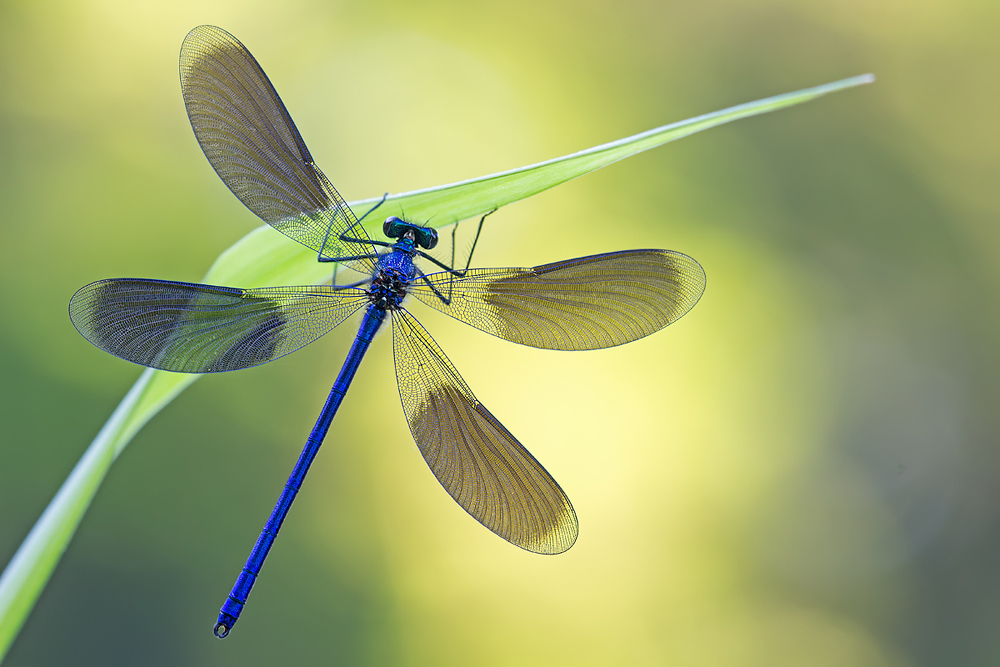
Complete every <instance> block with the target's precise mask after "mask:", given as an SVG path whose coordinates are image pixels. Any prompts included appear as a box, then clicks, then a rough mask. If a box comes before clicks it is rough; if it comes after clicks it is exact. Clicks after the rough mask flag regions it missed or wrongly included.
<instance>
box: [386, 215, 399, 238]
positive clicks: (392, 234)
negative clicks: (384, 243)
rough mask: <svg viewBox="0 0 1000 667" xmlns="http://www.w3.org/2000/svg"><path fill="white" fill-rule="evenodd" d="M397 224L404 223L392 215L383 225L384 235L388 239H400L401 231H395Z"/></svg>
mask: <svg viewBox="0 0 1000 667" xmlns="http://www.w3.org/2000/svg"><path fill="white" fill-rule="evenodd" d="M397 222H402V220H400V219H399V218H397V217H396V216H394V215H390V216H389V217H388V218H386V219H385V222H383V223H382V233H383V234H385V236H386V238H390V239H394V238H398V237H399V229H393V227H395V226H396V223H397Z"/></svg>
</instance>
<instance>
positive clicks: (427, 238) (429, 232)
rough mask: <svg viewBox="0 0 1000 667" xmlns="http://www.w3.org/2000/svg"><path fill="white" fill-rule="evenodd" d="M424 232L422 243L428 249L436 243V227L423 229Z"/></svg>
mask: <svg viewBox="0 0 1000 667" xmlns="http://www.w3.org/2000/svg"><path fill="white" fill-rule="evenodd" d="M424 232H425V233H424V238H423V242H424V243H423V245H424V247H425V248H427V249H428V250H430V249H431V248H433V247H434V246H436V245H437V244H438V233H437V230H436V229H425V230H424Z"/></svg>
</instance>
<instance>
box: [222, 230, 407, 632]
mask: <svg viewBox="0 0 1000 667" xmlns="http://www.w3.org/2000/svg"><path fill="white" fill-rule="evenodd" d="M411 229H416V228H411ZM414 236H415V234H414V233H413V232H411V233H408V234H407V235H406V236H405V237H404V238H402V239H400V240H399V241H398V242H397V243H396V244H395V245H393V248H392V252H390V253H388V254H386V255H381V256H380V257H379V268H378V270H377V271H376V272H375V275H374V276H373V277H372V283H371V288H370V289H369V291H368V298H369V300H370V301H371V305H369V306H368V310H367V311H366V312H365V316H364V319H363V320H362V321H361V328H360V330H359V331H358V335H357V336H356V337H355V339H354V343H353V344H352V345H351V350H350V352H348V354H347V359H346V360H345V361H344V365H343V367H342V368H341V369H340V373H339V374H338V375H337V381H336V382H334V384H333V388H332V389H331V390H330V395H329V396H327V399H326V404H325V405H324V406H323V411H322V412H320V415H319V419H317V420H316V425H315V426H313V429H312V432H311V433H310V434H309V438H308V439H307V440H306V445H305V447H304V448H303V449H302V453H301V454H300V455H299V460H298V461H297V462H296V464H295V468H293V469H292V474H291V475H289V476H288V482H287V483H286V484H285V488H284V490H283V491H282V492H281V497H280V498H278V502H277V504H276V505H275V506H274V510H272V511H271V516H270V517H269V518H268V520H267V523H266V524H265V525H264V530H263V531H261V533H260V537H258V538H257V543H256V544H254V547H253V551H251V552H250V557H249V558H247V562H246V565H245V566H244V567H243V571H242V572H241V573H240V576H239V577H238V578H237V579H236V583H235V584H234V585H233V590H232V591H230V593H229V597H228V598H227V599H226V602H225V603H224V604H223V605H222V609H221V610H220V612H219V619H218V621H217V622H216V624H215V634H216V636H217V637H220V638H222V637H225V636H226V635H228V634H229V631H230V630H232V629H233V625H235V623H236V621H237V620H238V619H239V617H240V613H241V612H242V611H243V606H244V605H245V604H246V601H247V598H248V597H249V596H250V591H251V590H252V589H253V585H254V582H255V581H256V580H257V575H258V574H260V568H261V567H262V566H263V565H264V559H266V558H267V553H268V551H270V549H271V545H272V544H274V539H275V538H276V537H277V536H278V531H279V530H280V529H281V524H282V522H283V521H284V520H285V516H287V515H288V510H289V509H291V507H292V503H293V502H294V501H295V496H296V494H298V492H299V489H300V488H301V487H302V482H303V480H304V479H305V477H306V473H307V472H309V466H310V465H312V462H313V459H315V458H316V454H317V453H318V452H319V447H320V445H322V444H323V439H324V438H325V437H326V433H327V431H328V430H329V429H330V424H331V423H332V422H333V418H334V416H335V415H336V414H337V409H338V408H339V407H340V404H341V402H342V401H343V400H344V396H345V395H346V394H347V389H348V388H349V387H350V386H351V380H353V379H354V374H355V373H356V372H357V370H358V367H359V366H360V365H361V360H362V359H363V358H364V356H365V352H367V351H368V346H369V345H371V342H372V340H374V338H375V334H376V333H377V332H378V330H379V328H380V327H381V326H382V323H383V322H384V321H385V316H386V313H387V312H389V311H391V310H396V309H397V308H399V306H400V304H401V303H402V301H403V298H405V296H406V290H407V288H408V287H409V285H410V282H411V281H412V280H413V278H414V277H415V275H416V271H417V270H416V267H415V265H414V264H413V256H414V254H415V253H416V248H415V247H414Z"/></svg>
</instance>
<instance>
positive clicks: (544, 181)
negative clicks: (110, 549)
mask: <svg viewBox="0 0 1000 667" xmlns="http://www.w3.org/2000/svg"><path fill="white" fill-rule="evenodd" d="M872 81H874V77H873V76H872V75H870V74H865V75H862V76H856V77H853V78H850V79H844V80H842V81H836V82H834V83H828V84H825V85H822V86H817V87H815V88H807V89H805V90H800V91H797V92H793V93H786V94H784V95H778V96H776V97H769V98H766V99H763V100H758V101H756V102H748V103H746V104H741V105H739V106H735V107H730V108H729V109H724V110H722V111H716V112H714V113H710V114H705V115H703V116H698V117H696V118H691V119H689V120H684V121H680V122H678V123H672V124H670V125H664V126H663V127H659V128H656V129H653V130H649V131H648V132H643V133H641V134H637V135H634V136H631V137H627V138H625V139H621V140H619V141H614V142H611V143H608V144H603V145H601V146H595V147H594V148H590V149H587V150H584V151H580V152H578V153H573V154H571V155H566V156H564V157H560V158H556V159H554V160H548V161H546V162H540V163H538V164H533V165H529V166H527V167H521V168H520V169H514V170H511V171H506V172H501V173H498V174H492V175H489V176H483V177H481V178H476V179H472V180H468V181H462V182H460V183H453V184H450V185H443V186H439V187H435V188H428V189H425V190H416V191H413V192H406V193H401V194H397V195H391V196H390V197H389V198H388V199H387V200H386V201H385V203H384V204H383V205H382V206H381V207H380V209H379V211H378V215H377V216H373V218H374V219H372V220H366V221H365V226H366V227H369V229H377V228H378V227H379V226H380V224H381V223H380V220H382V219H384V218H385V217H387V216H389V215H400V216H402V215H403V213H404V211H405V214H406V216H407V217H408V218H409V219H411V220H419V221H425V222H429V224H432V225H434V226H437V227H440V226H443V225H447V224H451V223H453V222H458V221H460V220H465V219H467V218H471V217H474V216H479V215H482V214H483V213H486V212H488V211H491V210H493V209H495V208H498V207H500V206H504V205H505V204H510V203H512V202H515V201H518V200H520V199H524V198H526V197H530V196H531V195H533V194H537V193H539V192H542V191H543V190H547V189H549V188H551V187H555V186H556V185H559V184H560V183H565V182H566V181H568V180H571V179H573V178H576V177H578V176H582V175H584V174H587V173H589V172H591V171H595V170H597V169H600V168H601V167H605V166H607V165H609V164H611V163H613V162H617V161H618V160H621V159H623V158H626V157H628V156H630V155H635V154H636V153H641V152H642V151H646V150H649V149H650V148H654V147H656V146H660V145H662V144H665V143H667V142H669V141H674V140H675V139H680V138H681V137H686V136H688V135H690V134H694V133H695V132H700V131H702V130H706V129H708V128H710V127H715V126H716V125H722V124H724V123H729V122H732V121H734V120H738V119H740V118H746V117H748V116H754V115H757V114H762V113H767V112H769V111H776V110H778V109H782V108H784V107H788V106H793V105H796V104H801V103H802V102H808V101H809V100H812V99H815V98H817V97H820V96H822V95H825V94H827V93H831V92H835V91H838V90H843V89H846V88H851V87H854V86H859V85H862V84H865V83H871V82H872ZM379 199H380V198H377V197H376V198H372V199H366V200H362V201H359V202H353V203H352V204H351V206H352V207H354V208H355V210H356V211H357V212H358V213H359V214H360V213H363V212H365V211H366V210H368V209H369V208H371V206H373V205H374V204H375V203H377V202H378V201H379ZM329 276H330V265H324V264H320V263H318V262H316V257H315V253H314V252H312V251H311V250H308V249H307V248H304V247H303V246H301V245H299V244H297V243H295V242H293V241H291V240H290V239H288V238H286V237H284V236H283V235H281V234H277V233H275V232H274V231H273V230H271V229H269V228H268V227H267V226H266V225H265V226H263V227H259V228H257V229H255V230H253V231H252V232H250V233H249V234H247V235H246V236H245V237H243V238H242V239H240V240H239V241H237V242H236V243H235V244H234V245H233V246H232V247H230V248H229V249H228V250H226V251H225V252H223V253H222V254H221V255H220V256H219V258H218V259H217V260H216V261H215V263H214V264H213V265H212V267H211V268H210V269H209V271H208V273H207V274H206V276H205V279H204V282H206V283H209V284H216V285H231V286H238V287H262V286H267V285H308V284H315V283H318V282H321V281H324V280H328V279H329ZM197 378H198V376H195V375H185V374H180V373H166V372H163V371H154V370H146V371H144V372H143V373H142V375H141V376H140V377H139V379H138V381H136V383H135V385H133V387H132V389H131V390H130V391H129V392H128V394H127V395H126V396H125V398H124V399H123V400H122V402H121V403H120V404H119V406H118V407H117V408H116V409H115V411H114V413H113V414H112V415H111V418H110V419H109V420H108V421H107V423H106V424H105V425H104V428H102V429H101V432H100V433H98V435H97V437H96V438H94V441H93V442H92V443H91V445H90V447H88V448H87V451H86V452H85V453H84V455H83V457H82V458H81V459H80V461H79V462H78V463H77V465H76V467H75V468H74V469H73V471H72V472H71V473H70V475H69V477H68V478H67V479H66V481H65V482H64V483H63V485H62V487H61V488H60V489H59V491H58V493H56V495H55V497H54V498H53V499H52V501H51V502H50V503H49V506H48V507H47V508H46V509H45V512H44V513H43V514H42V516H41V518H40V519H39V520H38V522H37V523H36V524H35V526H34V527H33V528H32V529H31V532H30V533H29V534H28V536H27V537H26V538H25V540H24V542H23V543H22V544H21V546H20V548H19V549H18V551H17V553H15V554H14V557H13V558H12V559H11V561H10V563H8V564H7V567H6V568H5V569H4V572H3V574H2V575H0V661H2V660H3V657H4V656H5V655H6V654H7V651H8V650H9V649H10V646H11V644H12V643H13V641H14V639H15V638H16V637H17V633H18V631H19V630H20V629H21V627H22V625H23V624H24V622H25V620H26V619H27V617H28V614H29V613H30V612H31V609H32V608H33V607H34V605H35V602H36V601H37V599H38V596H39V595H40V594H41V592H42V589H43V588H44V587H45V584H46V582H47V581H48V580H49V577H50V576H51V575H52V572H53V571H54V570H55V567H56V565H57V564H58V562H59V559H60V558H61V556H62V554H63V552H64V551H65V550H66V547H67V546H68V545H69V542H70V540H71V539H72V537H73V533H74V532H75V531H76V527H77V526H78V525H79V523H80V520H81V519H82V518H83V515H84V513H85V512H86V511H87V507H88V506H89V505H90V502H91V500H92V499H93V497H94V494H95V493H96V492H97V489H98V488H99V487H100V485H101V482H102V481H103V480H104V476H105V474H107V471H108V469H109V468H110V467H111V464H112V463H113V462H114V460H115V458H117V456H118V454H119V453H121V451H122V449H124V448H125V446H126V445H127V444H128V442H129V441H130V440H131V439H132V437H133V436H134V435H135V434H136V433H137V432H138V431H139V429H141V428H142V427H143V426H144V425H145V424H146V422H148V421H149V420H150V419H151V418H152V417H153V416H154V415H155V414H156V413H157V412H159V411H160V410H161V409H162V408H163V407H164V406H165V405H167V404H168V403H169V402H170V401H172V400H173V399H174V398H175V397H176V396H177V395H178V394H179V393H180V392H182V391H183V390H184V389H185V388H186V387H187V386H188V385H190V384H191V383H192V382H194V381H195V380H196V379H197Z"/></svg>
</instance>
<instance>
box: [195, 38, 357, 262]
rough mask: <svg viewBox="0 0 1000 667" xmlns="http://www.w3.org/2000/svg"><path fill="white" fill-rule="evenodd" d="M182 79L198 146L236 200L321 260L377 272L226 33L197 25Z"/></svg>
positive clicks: (352, 222) (272, 97)
mask: <svg viewBox="0 0 1000 667" xmlns="http://www.w3.org/2000/svg"><path fill="white" fill-rule="evenodd" d="M180 75H181V90H182V92H183V95H184V105H185V106H186V107H187V113H188V118H189V119H190V120H191V127H192V128H194V133H195V136H196V137H197V138H198V143H199V144H201V148H202V150H203V151H204V152H205V156H206V157H207V158H208V161H209V162H210V163H211V164H212V167H213V168H214V169H215V171H216V173H218V174H219V177H220V178H221V179H222V181H223V182H224V183H225V184H226V186H227V187H229V189H230V190H232V191H233V194H235V195H236V196H237V197H238V198H239V200H240V201H241V202H243V203H244V204H245V205H246V207H247V208H249V209H250V210H251V211H253V212H254V213H256V214H257V215H258V216H259V217H260V218H261V219H263V220H264V221H265V222H267V223H268V224H270V225H271V226H272V227H274V228H275V229H277V230H278V231H279V232H281V233H283V234H285V235H286V236H289V237H290V238H292V239H294V240H296V241H298V242H299V243H301V244H303V245H304V246H306V247H308V248H312V249H313V250H315V251H316V252H317V253H319V255H320V257H322V258H330V259H341V258H358V257H364V258H366V259H361V260H359V261H360V263H361V264H362V265H363V267H364V270H365V271H366V272H367V273H370V272H371V271H373V270H374V269H375V264H374V261H373V260H371V259H370V257H371V256H372V255H374V254H375V249H374V247H373V246H372V245H371V241H370V240H369V238H368V235H367V234H366V233H365V231H364V229H363V228H362V227H361V225H360V224H358V221H357V218H356V217H355V216H354V213H353V212H352V211H351V209H350V207H349V206H348V205H347V202H345V201H344V199H343V197H341V196H340V193H338V192H337V190H336V189H335V188H334V187H333V185H332V184H331V183H330V181H329V180H328V179H327V177H326V176H325V175H324V174H323V172H321V171H320V170H319V167H317V166H316V164H315V163H314V162H313V159H312V155H310V154H309V149H308V148H306V145H305V142H303V141H302V137H301V136H300V135H299V131H298V129H296V127H295V123H293V122H292V118H291V116H290V115H289V114H288V110H287V109H285V105H284V104H283V103H282V101H281V98H280V97H278V93H277V92H276V91H275V90H274V86H272V85H271V82H270V80H268V78H267V75H266V74H264V70H263V69H261V67H260V65H258V64H257V61H256V60H255V59H254V57H253V56H252V55H251V54H250V52H249V51H248V50H247V49H246V47H244V46H243V44H241V43H240V41H239V40H237V39H236V38H235V37H233V36H232V35H230V34H229V33H228V32H226V31H225V30H222V29H221V28H216V27H215V26H208V25H203V26H198V27H197V28H195V29H194V30H192V31H191V32H189V33H188V35H187V37H185V38H184V43H183V45H182V46H181V55H180ZM342 237H346V238H350V239H355V240H351V241H347V240H343V238H342Z"/></svg>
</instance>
